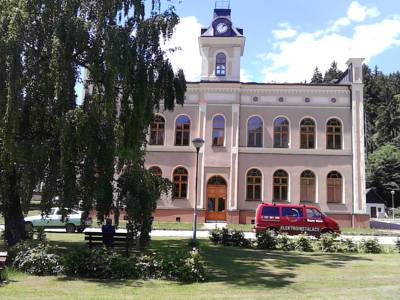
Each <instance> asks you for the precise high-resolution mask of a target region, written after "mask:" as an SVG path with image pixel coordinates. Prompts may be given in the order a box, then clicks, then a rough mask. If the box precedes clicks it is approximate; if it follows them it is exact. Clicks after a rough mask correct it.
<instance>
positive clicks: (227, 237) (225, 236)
mask: <svg viewBox="0 0 400 300" xmlns="http://www.w3.org/2000/svg"><path fill="white" fill-rule="evenodd" d="M221 244H222V245H225V246H230V245H231V234H230V232H229V229H228V228H225V227H224V228H222V229H221Z"/></svg>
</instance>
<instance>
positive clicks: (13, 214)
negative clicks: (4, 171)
mask: <svg viewBox="0 0 400 300" xmlns="http://www.w3.org/2000/svg"><path fill="white" fill-rule="evenodd" d="M4 224H5V239H6V241H7V244H8V246H9V247H11V246H13V245H15V244H17V243H19V242H21V241H23V240H25V238H26V231H25V221H24V215H23V213H22V207H21V199H20V197H19V192H18V187H17V175H16V172H15V169H14V170H13V174H10V175H9V176H8V203H7V204H6V205H5V211H4Z"/></svg>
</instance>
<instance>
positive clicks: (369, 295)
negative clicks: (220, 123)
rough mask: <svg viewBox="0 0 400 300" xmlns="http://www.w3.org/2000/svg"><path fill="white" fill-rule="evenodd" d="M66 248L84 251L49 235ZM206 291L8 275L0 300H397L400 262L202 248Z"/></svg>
mask: <svg viewBox="0 0 400 300" xmlns="http://www.w3.org/2000/svg"><path fill="white" fill-rule="evenodd" d="M47 236H48V238H49V240H50V241H51V242H52V243H55V244H57V245H59V246H60V247H63V248H65V251H68V250H69V249H70V248H71V247H84V246H85V245H84V243H83V242H84V241H83V235H82V234H55V233H50V234H48V235H47ZM187 242H188V240H186V239H177V238H159V239H154V240H153V241H152V243H151V248H152V249H154V250H158V251H175V249H177V248H179V249H181V248H185V247H187ZM200 243H201V247H200V251H201V253H202V255H203V256H204V258H205V261H206V263H207V265H208V269H209V273H210V278H209V280H208V282H206V283H198V284H187V285H184V284H179V283H176V282H170V281H164V280H147V281H143V280H128V281H98V280H83V279H75V278H68V277H36V276H30V275H26V274H23V273H20V272H15V271H10V273H9V277H10V283H9V284H7V285H5V286H3V287H0V299H8V300H13V299H24V298H26V299H32V300H35V299H41V300H42V299H174V300H175V299H177V300H179V299H267V298H268V299H284V298H288V299H335V300H337V299H378V298H379V299H398V295H399V293H400V285H399V284H398V278H400V268H398V267H395V266H399V265H400V255H399V254H379V255H377V254H375V255H374V254H352V255H343V254H321V253H310V254H308V253H297V252H280V251H261V250H248V249H240V248H232V247H222V246H214V245H212V244H210V243H209V242H208V241H207V240H200Z"/></svg>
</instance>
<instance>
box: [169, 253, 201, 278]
mask: <svg viewBox="0 0 400 300" xmlns="http://www.w3.org/2000/svg"><path fill="white" fill-rule="evenodd" d="M185 256H186V257H185V259H183V260H182V259H179V261H181V262H182V264H181V265H180V266H179V267H178V274H177V275H178V276H176V279H177V280H178V281H181V282H186V283H190V282H202V281H205V280H206V268H205V265H204V262H203V261H202V259H201V256H200V254H199V252H198V251H197V250H193V251H190V252H189V253H188V254H186V255H185Z"/></svg>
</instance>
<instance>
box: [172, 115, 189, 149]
mask: <svg viewBox="0 0 400 300" xmlns="http://www.w3.org/2000/svg"><path fill="white" fill-rule="evenodd" d="M189 143H190V119H189V117H187V116H179V117H178V119H176V124H175V145H176V146H189Z"/></svg>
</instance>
